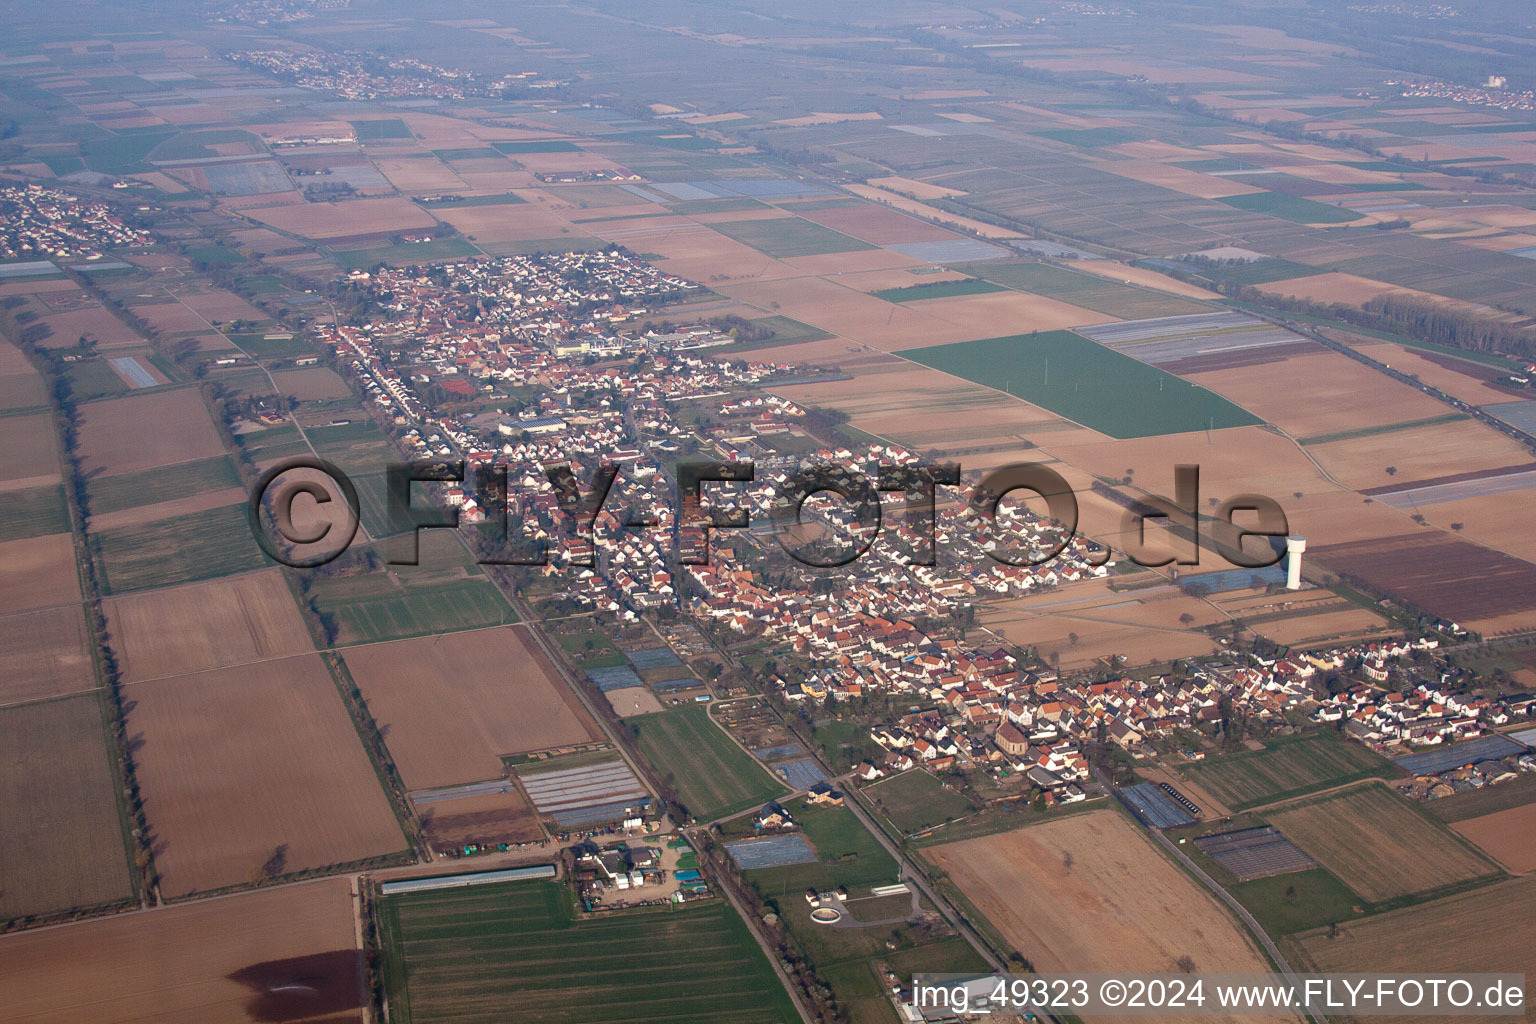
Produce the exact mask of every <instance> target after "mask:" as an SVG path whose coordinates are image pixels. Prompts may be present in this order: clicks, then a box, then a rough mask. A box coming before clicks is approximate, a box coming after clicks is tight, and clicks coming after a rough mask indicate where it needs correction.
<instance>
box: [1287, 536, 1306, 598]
mask: <svg viewBox="0 0 1536 1024" xmlns="http://www.w3.org/2000/svg"><path fill="white" fill-rule="evenodd" d="M1305 550H1307V538H1305V537H1287V538H1285V555H1286V558H1285V589H1286V590H1300V589H1301V553H1302V552H1303V551H1305Z"/></svg>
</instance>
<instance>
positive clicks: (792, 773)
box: [773, 757, 827, 789]
mask: <svg viewBox="0 0 1536 1024" xmlns="http://www.w3.org/2000/svg"><path fill="white" fill-rule="evenodd" d="M773 770H774V771H776V772H778V773H779V774H780V775H781V776H783V778H784V781H785V782H787V783H789V788H791V789H810V788H811V787H812V786H814V785H816V783H818V782H825V781H827V773H826V772H824V771H822V770H821V766H820V765H818V764H817V763H816V762H815V760H813V759H812V758H809V757H802V758H800V759H799V760H796V761H781V762H780V763H778V764H776V765H774V766H773Z"/></svg>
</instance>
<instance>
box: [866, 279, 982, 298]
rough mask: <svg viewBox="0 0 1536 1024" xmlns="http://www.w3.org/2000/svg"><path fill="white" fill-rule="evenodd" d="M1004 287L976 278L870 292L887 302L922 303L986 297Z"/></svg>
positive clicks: (910, 285)
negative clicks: (975, 296)
mask: <svg viewBox="0 0 1536 1024" xmlns="http://www.w3.org/2000/svg"><path fill="white" fill-rule="evenodd" d="M1003 290H1004V289H1003V287H1002V285H996V284H993V283H992V282H990V281H978V280H976V279H974V278H971V279H968V280H965V281H934V282H933V283H931V284H909V285H907V286H906V287H905V288H882V289H880V290H879V291H877V292H870V293H869V294H871V295H873V296H874V297H875V298H877V299H884V300H885V301H886V302H921V301H922V300H923V299H948V298H952V297H954V296H956V295H984V294H986V293H987V292H1000V291H1003Z"/></svg>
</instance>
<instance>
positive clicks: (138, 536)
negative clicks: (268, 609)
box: [91, 502, 272, 594]
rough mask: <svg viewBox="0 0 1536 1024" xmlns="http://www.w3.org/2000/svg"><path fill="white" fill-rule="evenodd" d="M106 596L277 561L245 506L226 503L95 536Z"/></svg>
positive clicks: (92, 539)
mask: <svg viewBox="0 0 1536 1024" xmlns="http://www.w3.org/2000/svg"><path fill="white" fill-rule="evenodd" d="M91 549H92V553H93V554H94V555H95V558H96V565H97V568H98V570H99V571H100V573H101V580H102V587H101V589H102V592H103V593H105V594H122V593H125V592H127V591H130V590H142V589H144V588H146V587H167V586H170V585H172V584H175V583H189V582H191V581H193V580H206V579H211V578H213V577H216V576H228V575H230V574H231V573H237V572H244V571H246V570H247V569H261V568H265V567H266V566H269V565H271V564H272V563H271V562H270V561H269V560H268V559H267V557H266V556H265V555H264V554H262V553H261V549H260V548H259V547H257V546H256V540H255V538H253V537H252V536H251V528H250V525H249V523H248V522H247V520H246V514H245V504H244V503H243V502H242V503H240V504H238V505H225V506H223V507H221V508H211V509H207V510H206V511H203V512H191V513H188V514H186V515H181V516H177V517H176V518H174V519H162V520H159V521H157V522H152V523H145V524H144V525H142V526H122V527H118V528H117V529H113V530H102V531H100V532H98V533H95V534H93V535H92V537H91Z"/></svg>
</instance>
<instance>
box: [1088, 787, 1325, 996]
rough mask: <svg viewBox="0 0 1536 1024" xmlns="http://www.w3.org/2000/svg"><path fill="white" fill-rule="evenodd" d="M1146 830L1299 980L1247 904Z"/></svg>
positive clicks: (1292, 979)
mask: <svg viewBox="0 0 1536 1024" xmlns="http://www.w3.org/2000/svg"><path fill="white" fill-rule="evenodd" d="M1094 776H1095V777H1096V778H1097V779H1098V780H1099V783H1100V785H1102V786H1103V787H1104V788H1105V789H1106V790H1107V791H1108V792H1110V793H1113V794H1114V795H1115V799H1116V800H1119V801H1120V803H1122V804H1124V805H1125V809H1126V810H1128V811H1131V816H1132V817H1134V818H1136V820H1137V821H1140V820H1141V819H1140V817H1139V816H1138V815H1137V814H1136V812H1135V811H1134V810H1132V808H1131V805H1130V804H1129V803H1127V802H1126V799H1125V797H1123V796H1121V795H1120V790H1118V789H1116V788H1115V786H1114V784H1113V783H1111V782H1110V781H1109V780H1108V779H1107V778H1105V777H1104V775H1103V773H1101V772H1094ZM1147 831H1148V832H1149V833H1151V835H1152V838H1153V839H1155V840H1157V842H1158V843H1160V844H1162V847H1163V849H1165V850H1167V851H1168V852H1169V853H1170V854H1172V855H1173V856H1174V858H1175V859H1176V860H1178V862H1179V863H1180V864H1182V865H1184V867H1185V869H1187V870H1188V871H1189V873H1190V874H1192V875H1194V876H1195V877H1196V878H1198V879H1199V880H1200V881H1201V883H1202V884H1204V886H1205V887H1206V888H1207V889H1209V890H1211V892H1212V893H1214V894H1215V895H1216V898H1217V899H1219V900H1221V902H1223V903H1225V904H1226V905H1227V906H1228V907H1230V908H1231V910H1232V912H1233V913H1234V914H1236V915H1237V917H1238V919H1239V920H1240V921H1242V922H1243V925H1244V926H1245V927H1246V928H1247V929H1248V930H1249V931H1250V932H1252V933H1253V937H1254V939H1256V940H1257V941H1258V943H1259V945H1261V946H1263V947H1264V952H1266V953H1268V954H1269V958H1270V959H1271V960H1273V961H1274V963H1275V966H1276V967H1277V968H1279V970H1280V973H1281V974H1283V975H1285V978H1286V980H1287V981H1289V982H1291V983H1292V984H1293V985H1294V984H1299V983H1298V982H1297V980H1296V973H1295V972H1294V971H1292V970H1291V965H1290V964H1288V963H1286V960H1285V957H1284V956H1282V955H1281V953H1280V948H1279V947H1278V946H1276V945H1275V944H1274V942H1273V941H1272V940H1271V939H1270V937H1269V935H1268V933H1266V932H1265V931H1264V929H1263V928H1262V927H1260V926H1259V922H1258V921H1256V920H1254V917H1253V915H1252V914H1250V913H1248V908H1247V907H1244V906H1243V905H1242V904H1241V903H1239V902H1237V899H1236V897H1234V896H1233V895H1232V894H1231V893H1229V892H1227V890H1225V889H1223V888H1222V887H1221V886H1220V885H1217V884H1216V880H1215V879H1214V878H1212V877H1211V876H1210V875H1208V874H1206V873H1205V872H1204V871H1202V870H1201V869H1200V867H1199V866H1198V865H1196V864H1195V862H1194V861H1192V860H1190V859H1189V858H1188V857H1187V856H1185V855H1184V851H1183V850H1181V849H1179V847H1178V844H1177V843H1175V842H1174V841H1173V840H1171V839H1169V838H1168V837H1167V836H1165V835H1163V833H1162V832H1161V830H1159V829H1155V828H1150V827H1149V828H1147ZM1307 1016H1309V1017H1311V1018H1312V1020H1313V1021H1314V1022H1315V1024H1327V1022H1328V1018H1326V1017H1324V1016H1323V1015H1322V1014H1321V1013H1319V1012H1317V1011H1316V1010H1312V1009H1308V1010H1307Z"/></svg>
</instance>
